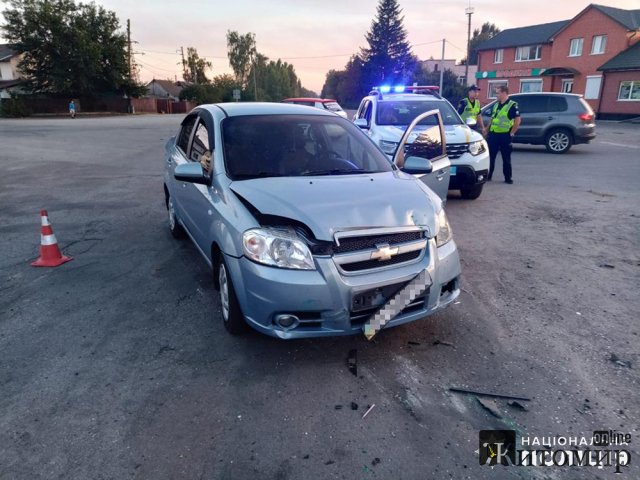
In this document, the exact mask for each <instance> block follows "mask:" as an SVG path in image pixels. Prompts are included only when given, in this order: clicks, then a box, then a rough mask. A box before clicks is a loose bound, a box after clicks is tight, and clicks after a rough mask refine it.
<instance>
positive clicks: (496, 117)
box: [489, 100, 516, 133]
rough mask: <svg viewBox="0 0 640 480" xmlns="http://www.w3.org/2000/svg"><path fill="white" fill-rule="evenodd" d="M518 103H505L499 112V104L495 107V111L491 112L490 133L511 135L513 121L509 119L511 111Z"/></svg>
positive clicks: (510, 101)
mask: <svg viewBox="0 0 640 480" xmlns="http://www.w3.org/2000/svg"><path fill="white" fill-rule="evenodd" d="M515 104H516V102H514V101H513V100H509V101H508V102H507V103H505V104H504V105H503V106H502V108H501V109H500V110H498V102H496V103H495V104H494V105H493V111H492V112H491V119H492V120H491V127H489V131H490V132H494V133H509V132H510V131H511V127H513V119H512V118H509V110H510V109H511V107H512V106H513V105H515Z"/></svg>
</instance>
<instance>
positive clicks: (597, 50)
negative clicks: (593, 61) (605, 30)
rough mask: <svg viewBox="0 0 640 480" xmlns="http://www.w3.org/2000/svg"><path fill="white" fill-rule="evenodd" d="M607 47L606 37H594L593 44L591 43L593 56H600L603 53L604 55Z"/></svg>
mask: <svg viewBox="0 0 640 480" xmlns="http://www.w3.org/2000/svg"><path fill="white" fill-rule="evenodd" d="M606 46H607V36H606V35H594V37H593V42H592V43H591V55H599V54H601V53H604V49H605V47H606Z"/></svg>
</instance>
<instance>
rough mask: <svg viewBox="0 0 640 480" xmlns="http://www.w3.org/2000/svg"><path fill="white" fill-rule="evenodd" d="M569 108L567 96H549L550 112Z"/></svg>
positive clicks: (564, 110)
mask: <svg viewBox="0 0 640 480" xmlns="http://www.w3.org/2000/svg"><path fill="white" fill-rule="evenodd" d="M568 108H569V106H568V105H567V99H566V98H564V97H559V96H555V95H554V96H553V97H549V110H548V111H549V112H566V111H567V110H568Z"/></svg>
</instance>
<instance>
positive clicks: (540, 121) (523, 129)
mask: <svg viewBox="0 0 640 480" xmlns="http://www.w3.org/2000/svg"><path fill="white" fill-rule="evenodd" d="M510 98H511V100H513V101H514V102H516V103H517V104H518V109H519V110H520V128H519V129H518V133H516V136H515V137H514V141H515V142H518V141H520V142H524V143H528V142H532V141H534V140H536V139H540V138H541V137H542V136H543V134H542V132H543V131H544V127H545V124H546V123H547V122H548V121H549V120H548V117H549V112H548V111H547V102H548V98H549V97H548V96H547V95H513V96H511V97H510Z"/></svg>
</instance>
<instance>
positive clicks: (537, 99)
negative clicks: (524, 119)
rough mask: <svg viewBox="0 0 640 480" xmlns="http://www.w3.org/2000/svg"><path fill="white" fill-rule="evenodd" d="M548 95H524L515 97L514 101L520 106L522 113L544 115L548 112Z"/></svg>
mask: <svg viewBox="0 0 640 480" xmlns="http://www.w3.org/2000/svg"><path fill="white" fill-rule="evenodd" d="M548 98H549V97H548V96H547V95H530V96H529V95H523V96H522V97H514V98H513V101H514V102H516V103H517V104H518V110H520V113H521V114H522V113H525V114H527V113H543V112H546V111H547V99H548Z"/></svg>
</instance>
